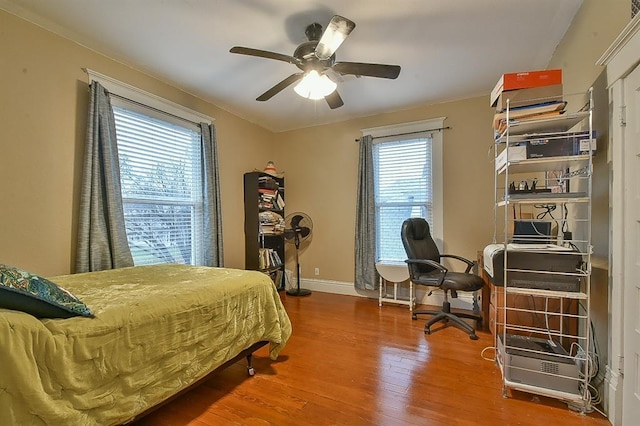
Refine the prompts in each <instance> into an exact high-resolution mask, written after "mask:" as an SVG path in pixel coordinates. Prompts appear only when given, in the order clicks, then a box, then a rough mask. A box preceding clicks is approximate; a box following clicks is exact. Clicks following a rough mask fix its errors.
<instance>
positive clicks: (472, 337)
mask: <svg viewBox="0 0 640 426" xmlns="http://www.w3.org/2000/svg"><path fill="white" fill-rule="evenodd" d="M469 339H471V340H478V336H476V335H475V333H474V334H470V335H469Z"/></svg>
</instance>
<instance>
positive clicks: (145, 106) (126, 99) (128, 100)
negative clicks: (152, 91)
mask: <svg viewBox="0 0 640 426" xmlns="http://www.w3.org/2000/svg"><path fill="white" fill-rule="evenodd" d="M109 96H112V97H114V98H119V99H122V100H123V101H127V102H131V103H132V104H136V105H138V106H141V107H144V108H147V109H151V110H154V111H156V112H159V113H161V114H164V115H168V116H170V117H173V118H177V119H178V120H182V121H185V122H187V123H191V124H194V125H196V126H198V127H200V123H196V122H195V121H192V120H189V119H187V118H184V117H179V116H177V115H175V114H171V113H170V112H167V111H163V110H161V109H158V108H154V107H152V106H149V105H146V104H143V103H142V102H138V101H134V100H133V99H129V98H127V97H126V96H122V95H118V94H115V93H113V92H109Z"/></svg>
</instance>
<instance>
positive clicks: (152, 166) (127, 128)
mask: <svg viewBox="0 0 640 426" xmlns="http://www.w3.org/2000/svg"><path fill="white" fill-rule="evenodd" d="M113 110H114V116H115V121H116V134H117V139H118V155H119V160H120V181H121V185H122V202H123V207H124V219H125V226H126V229H127V239H128V240H129V247H130V248H131V255H132V256H133V260H134V263H135V264H136V265H149V264H155V263H185V264H201V263H202V250H201V246H202V245H201V244H200V238H198V236H200V235H202V230H201V227H202V220H203V219H202V214H203V196H202V178H201V176H202V173H201V170H200V168H201V167H200V164H201V150H200V130H199V128H198V127H197V126H195V125H193V126H184V125H177V124H174V123H171V122H168V121H164V120H162V119H158V118H154V117H150V116H148V115H145V114H141V113H139V112H136V111H133V110H129V109H126V108H122V107H119V106H115V105H114V107H113Z"/></svg>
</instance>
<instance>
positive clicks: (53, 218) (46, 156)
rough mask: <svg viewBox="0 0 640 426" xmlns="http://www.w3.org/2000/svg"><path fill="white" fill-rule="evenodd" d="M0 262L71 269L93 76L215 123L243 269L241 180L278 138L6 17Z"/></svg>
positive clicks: (228, 220)
mask: <svg viewBox="0 0 640 426" xmlns="http://www.w3.org/2000/svg"><path fill="white" fill-rule="evenodd" d="M0 58H2V60H1V61H2V62H1V65H0V73H1V74H0V96H1V97H0V129H1V131H0V200H1V201H0V241H1V242H0V263H7V264H12V265H16V266H21V267H23V268H25V269H28V270H31V271H34V272H37V273H40V274H43V275H57V274H66V273H69V272H72V271H73V265H74V262H75V235H76V227H77V215H78V212H77V207H78V194H79V192H78V191H79V182H80V177H81V173H82V170H81V169H82V155H83V152H84V148H83V146H84V132H85V127H86V110H87V102H88V86H87V75H86V74H85V73H84V71H83V70H82V68H90V69H93V70H95V71H98V72H100V73H102V74H105V75H109V76H111V77H113V78H116V79H119V80H121V81H124V82H126V83H129V84H131V85H134V86H136V87H139V88H140V89H143V90H146V91H148V92H151V93H154V94H156V95H158V96H161V97H164V98H166V99H169V100H171V101H173V102H177V103H179V104H182V105H184V106H186V107H188V108H191V109H194V110H196V111H199V112H201V113H204V114H207V115H209V116H211V117H214V118H215V124H216V128H217V135H218V140H219V144H218V149H219V156H220V180H221V186H222V187H221V197H222V214H223V221H224V225H225V226H224V242H225V262H226V264H227V265H228V266H232V267H240V268H242V267H244V240H243V235H244V231H243V222H242V217H243V211H244V206H243V198H242V185H243V183H242V174H243V173H244V172H245V171H248V170H252V169H253V168H255V167H260V166H262V165H263V164H264V162H265V159H266V158H269V157H271V155H270V153H271V152H272V148H273V134H272V133H271V132H268V131H266V130H264V129H263V128H261V127H258V126H256V125H253V124H251V123H249V122H247V121H245V120H242V119H240V118H238V117H236V116H234V115H231V114H229V113H227V112H225V111H224V110H222V109H220V108H217V107H215V106H214V105H212V104H209V103H207V102H204V101H202V100H200V99H197V98H195V97H193V96H191V95H189V94H187V93H184V92H181V91H180V90H177V89H175V88H173V87H171V86H169V85H167V84H164V83H162V82H160V81H158V80H156V79H153V78H151V77H149V76H147V75H145V74H143V73H141V72H138V71H135V70H133V69H131V68H129V67H127V66H124V65H122V64H121V63H118V62H115V61H113V60H111V59H108V58H106V57H104V56H102V55H99V54H97V53H95V52H93V51H91V50H88V49H85V48H83V47H81V46H79V45H77V44H75V43H73V42H70V41H68V40H66V39H64V38H61V37H58V36H56V35H54V34H52V33H50V32H47V31H45V30H43V29H41V28H39V27H37V26H34V25H32V24H29V23H27V22H25V21H23V20H21V19H19V18H16V17H15V16H13V15H10V14H8V13H6V12H4V11H0Z"/></svg>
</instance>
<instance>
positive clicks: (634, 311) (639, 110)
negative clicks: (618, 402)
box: [622, 67, 640, 425]
mask: <svg viewBox="0 0 640 426" xmlns="http://www.w3.org/2000/svg"><path fill="white" fill-rule="evenodd" d="M624 99H625V104H626V114H625V115H626V122H627V125H626V127H625V130H624V132H625V137H624V140H625V147H624V157H625V159H624V162H625V175H626V176H625V183H626V188H625V196H624V206H625V207H624V217H625V219H624V222H625V233H626V237H625V243H624V246H625V250H624V251H625V255H624V264H625V267H624V268H625V274H624V276H625V278H624V300H625V301H624V322H623V324H624V386H623V410H622V411H623V414H622V417H623V422H622V424H624V425H631V424H638V423H636V422H637V421H638V419H640V67H636V69H635V70H634V71H633V72H632V73H631V74H629V75H628V76H627V78H626V79H625V81H624Z"/></svg>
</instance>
